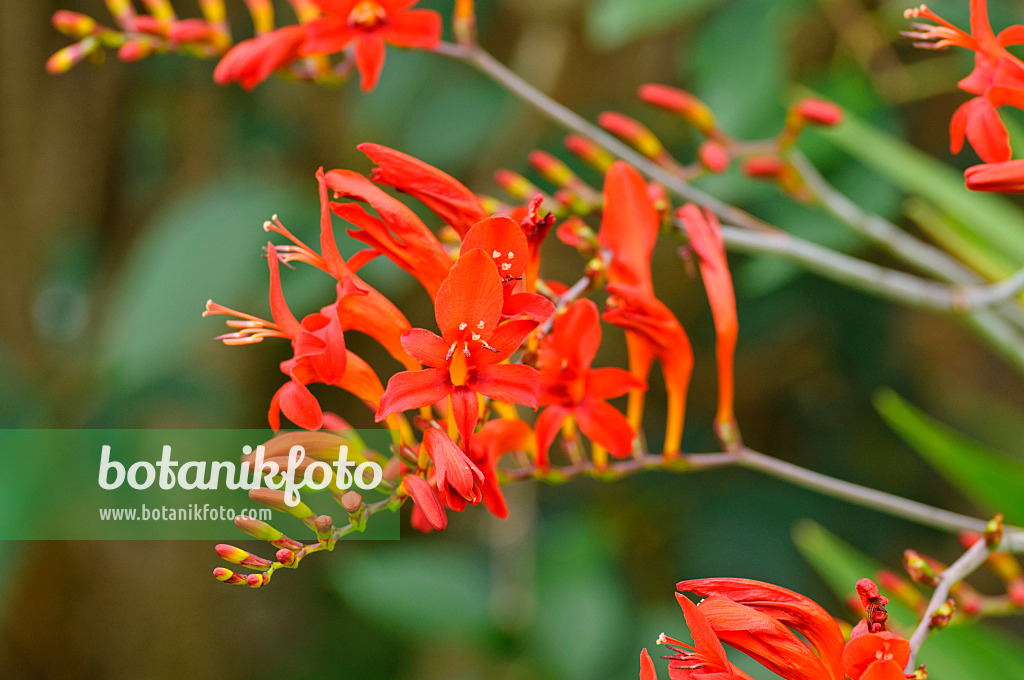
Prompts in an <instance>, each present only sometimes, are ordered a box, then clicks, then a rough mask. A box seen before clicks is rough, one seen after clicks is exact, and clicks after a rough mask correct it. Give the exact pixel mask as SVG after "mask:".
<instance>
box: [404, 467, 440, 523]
mask: <svg viewBox="0 0 1024 680" xmlns="http://www.w3.org/2000/svg"><path fill="white" fill-rule="evenodd" d="M402 489H403V490H404V491H405V493H407V494H408V495H409V498H411V499H412V502H413V503H414V504H415V507H414V508H413V526H416V527H417V528H418V529H420V530H421V531H429V530H430V529H431V528H433V529H437V530H438V531H444V529H445V527H447V526H448V515H447V514H445V511H444V505H442V504H441V499H440V498H438V497H437V491H435V490H434V487H432V486H430V483H429V482H428V481H427V480H425V479H423V478H422V477H418V476H416V475H406V476H405V477H403V478H402ZM420 519H422V520H424V521H423V522H420V521H419V520H420ZM424 524H425V525H426V526H423V525H424Z"/></svg>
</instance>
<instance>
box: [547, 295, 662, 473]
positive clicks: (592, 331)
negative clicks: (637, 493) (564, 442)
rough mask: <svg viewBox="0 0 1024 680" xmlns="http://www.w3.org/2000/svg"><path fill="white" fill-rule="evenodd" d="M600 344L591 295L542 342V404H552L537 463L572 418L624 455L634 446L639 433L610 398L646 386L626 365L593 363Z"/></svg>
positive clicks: (558, 321)
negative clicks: (609, 366) (626, 368)
mask: <svg viewBox="0 0 1024 680" xmlns="http://www.w3.org/2000/svg"><path fill="white" fill-rule="evenodd" d="M600 344H601V319H600V314H599V313H598V310H597V305H595V304H594V303H593V302H591V301H590V300H577V301H576V302H574V303H573V304H572V305H571V306H570V307H569V308H568V309H567V310H566V311H565V312H564V313H563V314H561V315H560V316H558V317H556V318H555V323H554V326H553V328H552V331H551V333H549V334H548V335H547V336H545V337H544V339H543V341H541V345H540V352H539V354H538V357H537V367H538V369H539V370H540V380H541V388H540V389H541V391H540V404H541V405H542V406H547V408H546V409H544V411H543V412H542V413H541V414H540V416H539V417H538V418H537V424H536V427H535V429H536V434H537V464H538V466H541V467H543V466H544V465H546V463H547V452H548V449H550V448H551V443H552V442H553V441H554V439H555V436H556V435H557V434H558V430H559V428H560V426H561V425H562V422H563V421H564V420H565V419H566V418H569V417H571V418H573V420H575V422H576V423H577V425H578V426H579V428H580V430H581V431H582V432H583V434H585V435H586V436H587V437H589V438H590V439H591V440H593V441H594V442H596V443H598V444H600V445H601V446H602V447H604V448H605V449H607V450H608V451H610V452H611V453H612V455H614V456H617V457H619V458H625V457H626V456H628V455H629V454H630V452H631V451H632V448H633V437H634V436H635V434H636V433H635V432H634V430H633V428H632V427H631V426H630V424H629V421H628V420H627V419H626V417H625V416H624V415H622V413H620V412H619V411H618V410H617V409H616V408H615V407H614V406H612V405H611V404H609V403H608V402H607V401H605V400H606V399H611V398H614V397H619V396H622V395H623V394H626V393H627V392H629V391H630V390H632V389H644V387H645V384H644V382H643V381H642V380H640V379H638V378H637V377H635V376H634V375H632V374H630V373H629V372H628V371H625V370H623V369H621V368H591V367H590V365H591V363H592V362H593V361H594V357H595V356H596V355H597V349H598V347H599V346H600Z"/></svg>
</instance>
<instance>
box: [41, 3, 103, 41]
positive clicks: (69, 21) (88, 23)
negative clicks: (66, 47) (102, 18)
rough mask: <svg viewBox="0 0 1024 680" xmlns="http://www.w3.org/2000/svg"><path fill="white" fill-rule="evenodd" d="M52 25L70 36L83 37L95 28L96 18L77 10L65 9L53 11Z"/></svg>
mask: <svg viewBox="0 0 1024 680" xmlns="http://www.w3.org/2000/svg"><path fill="white" fill-rule="evenodd" d="M52 21H53V27H54V28H56V29H57V30H58V31H60V32H61V33H63V34H64V35H69V36H71V37H72V38H84V37H85V36H87V35H91V34H92V33H93V32H94V31H95V30H96V20H95V19H93V18H92V17H90V16H86V15H84V14H81V13H79V12H71V11H68V10H66V9H62V10H58V11H56V12H54V13H53V19H52Z"/></svg>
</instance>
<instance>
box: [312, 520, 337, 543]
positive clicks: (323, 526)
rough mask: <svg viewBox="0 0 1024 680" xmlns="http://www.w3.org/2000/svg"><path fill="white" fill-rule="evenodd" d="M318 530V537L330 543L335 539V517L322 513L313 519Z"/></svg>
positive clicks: (323, 541)
mask: <svg viewBox="0 0 1024 680" xmlns="http://www.w3.org/2000/svg"><path fill="white" fill-rule="evenodd" d="M313 527H314V529H315V530H316V537H317V538H318V539H320V542H321V543H328V542H331V541H333V540H334V518H332V517H331V516H330V515H320V516H319V517H317V518H316V519H315V520H314V521H313Z"/></svg>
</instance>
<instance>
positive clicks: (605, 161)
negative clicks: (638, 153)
mask: <svg viewBox="0 0 1024 680" xmlns="http://www.w3.org/2000/svg"><path fill="white" fill-rule="evenodd" d="M564 144H565V148H566V149H568V150H569V153H571V154H572V155H574V156H576V157H577V158H579V159H580V160H581V161H583V162H584V163H586V164H587V165H589V166H590V167H592V168H593V169H594V170H597V171H598V172H600V173H604V172H606V171H607V170H608V168H610V167H611V166H612V164H613V163H614V162H615V157H614V156H612V155H611V154H610V153H608V152H607V151H605V150H604V149H603V148H601V147H600V146H599V145H598V144H597V142H595V141H593V140H591V139H589V138H587V137H584V136H583V135H576V134H572V135H567V136H566V138H565V141H564Z"/></svg>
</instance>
